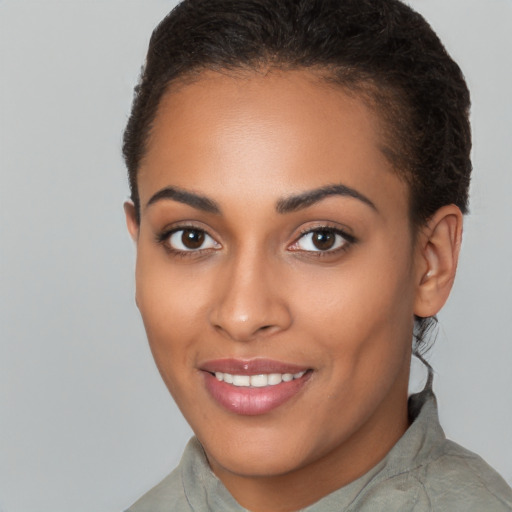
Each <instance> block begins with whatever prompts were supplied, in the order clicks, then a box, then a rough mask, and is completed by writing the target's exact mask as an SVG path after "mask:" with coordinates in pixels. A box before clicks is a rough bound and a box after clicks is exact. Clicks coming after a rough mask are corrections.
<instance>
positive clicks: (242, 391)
mask: <svg viewBox="0 0 512 512" xmlns="http://www.w3.org/2000/svg"><path fill="white" fill-rule="evenodd" d="M201 370H202V374H203V377H204V385H205V387H206V390H207V391H208V393H209V395H210V396H211V397H212V398H213V401H214V403H216V404H217V405H220V406H221V407H222V408H223V409H224V410H227V411H229V412H231V413H235V414H238V415H244V416H256V415H263V414H266V413H269V412H270V411H273V410H274V409H277V408H278V407H280V406H283V405H284V404H285V403H287V402H289V401H291V400H292V398H294V397H296V396H297V395H299V394H300V392H301V390H302V389H303V388H304V387H305V386H306V383H307V382H308V381H309V380H310V377H311V375H312V373H313V370H311V369H308V368H305V367H300V366H298V365H294V364H288V363H282V362H279V361H273V360H267V359H265V360H263V359H253V360H250V361H242V360H236V359H222V360H217V361H210V362H208V363H205V364H204V365H202V367H201Z"/></svg>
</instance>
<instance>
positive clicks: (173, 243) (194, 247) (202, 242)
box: [167, 228, 219, 252]
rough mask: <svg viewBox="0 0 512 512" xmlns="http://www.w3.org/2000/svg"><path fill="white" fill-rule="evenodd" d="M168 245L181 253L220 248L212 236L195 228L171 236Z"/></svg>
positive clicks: (179, 231) (178, 230) (178, 231)
mask: <svg viewBox="0 0 512 512" xmlns="http://www.w3.org/2000/svg"><path fill="white" fill-rule="evenodd" d="M167 243H168V244H169V246H170V247H171V248H172V249H174V250H175V251H181V252H191V251H200V250H203V249H218V248H219V244H218V243H217V242H216V241H215V240H214V239H213V238H212V237H211V236H210V235H208V234H207V233H206V232H205V231H203V230H202V229H195V228H183V229H177V230H176V231H174V232H173V233H172V234H171V235H170V236H169V238H168V239H167Z"/></svg>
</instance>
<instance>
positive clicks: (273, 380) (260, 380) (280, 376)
mask: <svg viewBox="0 0 512 512" xmlns="http://www.w3.org/2000/svg"><path fill="white" fill-rule="evenodd" d="M305 373H306V370H303V371H301V372H298V373H269V374H265V373H262V374H259V375H233V374H231V373H223V372H215V378H216V379H217V380H218V381H219V382H226V383H228V384H232V385H233V386H237V387H251V388H264V387H266V386H277V385H278V384H281V382H290V381H292V380H293V379H300V378H301V377H303V376H304V374H305Z"/></svg>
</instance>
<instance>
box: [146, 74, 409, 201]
mask: <svg viewBox="0 0 512 512" xmlns="http://www.w3.org/2000/svg"><path fill="white" fill-rule="evenodd" d="M383 141H384V137H383V129H382V127H381V122H380V119H379V117H378V115H377V113H376V111H375V110H374V109H372V108H370V107H368V105H367V103H366V102H365V101H363V100H362V99H361V97H359V96H357V95H356V94H353V93H349V92H347V91H345V90H344V89H342V88H341V87H339V86H336V85H333V84H331V83H328V82H326V81H325V80H323V79H322V78H321V76H319V75H318V74H315V73H313V72H309V71H306V70H300V71H271V72H267V73H257V72H245V73H238V74H236V75H235V74H222V73H216V72H205V73H203V74H202V75H201V76H200V77H199V79H197V80H195V81H193V82H189V83H186V84H184V85H181V86H178V87H171V88H170V90H169V92H168V93H167V94H166V95H165V96H164V97H163V98H162V101H161V103H160V105H159V108H158V112H157V115H156V117H155V121H154V124H153V127H152V131H151V136H150V139H149V142H148V148H147V152H146V155H145V158H144V160H143V162H142V164H141V168H140V173H139V192H140V196H141V203H142V204H144V201H145V200H147V199H148V198H149V197H150V195H151V194H152V193H154V192H155V191H156V190H157V189H158V188H159V187H161V188H162V187H165V186H169V185H174V186H179V187H183V188H188V189H190V188H193V189H196V190H201V191H205V192H208V193H209V194H211V193H213V194H215V195H216V197H217V198H218V199H220V200H222V198H223V196H226V197H227V196H229V194H231V195H232V194H233V192H234V191H236V193H237V194H238V195H240V196H243V195H244V194H246V196H247V199H248V200H250V199H252V198H253V197H255V196H257V193H258V191H261V192H262V194H263V193H265V194H267V195H268V194H269V192H272V193H273V194H275V195H276V196H277V195H281V196H282V195H287V194H289V193H293V192H301V191H302V190H305V189H310V188H315V187H319V186H325V185H326V184H334V183H343V184H344V185H346V186H350V187H353V188H362V189H364V191H365V192H366V194H365V195H368V194H370V195H373V194H374V195H375V196H379V195H381V196H382V195H384V196H385V195H386V193H384V194H383V192H386V191H388V192H389V193H392V194H394V195H396V194H399V195H400V196H401V197H400V199H401V200H403V202H404V204H405V203H406V196H407V190H406V187H405V186H404V185H403V183H402V182H401V181H400V180H399V179H398V178H397V176H396V173H395V172H394V171H393V169H392V166H391V164H390V162H389V161H388V160H387V158H386V157H385V155H384V153H383V151H382V149H381V148H382V147H383ZM269 184H271V185H272V186H271V187H269ZM376 199H377V203H378V202H379V200H380V199H379V198H378V197H377V198H376ZM395 199H396V198H395Z"/></svg>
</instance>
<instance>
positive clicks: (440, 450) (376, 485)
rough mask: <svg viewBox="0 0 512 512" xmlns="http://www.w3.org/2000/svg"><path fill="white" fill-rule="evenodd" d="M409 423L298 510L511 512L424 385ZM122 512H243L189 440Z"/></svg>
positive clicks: (509, 496)
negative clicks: (448, 432)
mask: <svg viewBox="0 0 512 512" xmlns="http://www.w3.org/2000/svg"><path fill="white" fill-rule="evenodd" d="M409 415H410V417H411V419H412V420H413V421H412V424H411V426H410V427H409V429H408V430H407V432H406V433H405V434H404V435H403V436H402V438H401V439H400V440H399V441H398V442H397V444H396V445H395V446H394V447H393V448H392V449H391V451H390V452H389V453H388V454H387V456H386V457H385V458H384V459H383V460H382V461H381V462H379V464H377V466H375V467H374V468H373V469H371V470H370V471H369V472H368V473H366V474H365V475H363V476H362V477H361V478H358V479H357V480H355V481H354V482H352V483H350V484H348V485H346V486H345V487H342V488H341V489H338V490H337V491H335V492H333V493H331V494H329V495H328V496H325V497H324V498H322V499H321V500H320V501H317V502H316V503H314V504H313V505H310V506H309V507H306V508H305V509H303V512H341V511H346V512H355V511H357V512H384V511H385V512H390V511H391V512H398V511H399V512H406V511H414V512H427V511H429V512H430V511H434V512H512V489H511V488H510V487H509V486H508V485H507V484H506V483H505V481H504V480H503V479H502V478H501V477H500V476H499V475H498V474H497V473H496V471H494V470H493V469H492V468H491V467H490V466H489V465H488V464H487V463H486V462H485V461H484V460H483V459H482V458H480V457H479V456H478V455H475V454H474V453H472V452H470V451H468V450H466V449H465V448H462V447H461V446H459V445H458V444H456V443H454V442H452V441H449V440H448V439H446V437H445V435H444V432H443V430H442V428H441V426H440V424H439V419H438V414H437V404H436V399H435V396H434V394H433V392H432V390H431V389H430V387H427V388H426V389H425V390H424V391H422V392H421V393H418V394H416V395H412V396H411V397H410V399H409ZM126 512H247V510H246V509H244V508H243V507H241V506H240V505H239V504H238V503H237V502H236V501H235V500H234V498H233V497H232V496H231V494H230V493H229V492H228V490H227V489H226V488H225V487H224V485H223V484H222V482H221V481H220V480H219V479H218V478H217V477H216V476H215V475H214V474H213V473H212V471H211V469H210V467H209V465H208V461H207V459H206V457H205V454H204V451H203V449H202V447H201V445H200V444H199V442H198V440H197V439H196V438H192V439H191V440H190V442H189V443H188V445H187V447H186V449H185V452H184V454H183V458H182V460H181V462H180V464H179V466H178V467H177V468H176V469H175V470H174V471H173V472H172V473H171V474H170V475H169V476H167V477H166V478H165V479H164V480H163V481H162V482H160V483H159V484H158V485H157V486H156V487H154V488H153V489H152V490H150V491H149V492H148V493H147V494H145V495H144V496H143V497H142V498H141V499H140V500H139V501H137V502H136V503H135V504H134V505H132V506H131V507H130V508H129V509H128V510H127V511H126Z"/></svg>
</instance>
